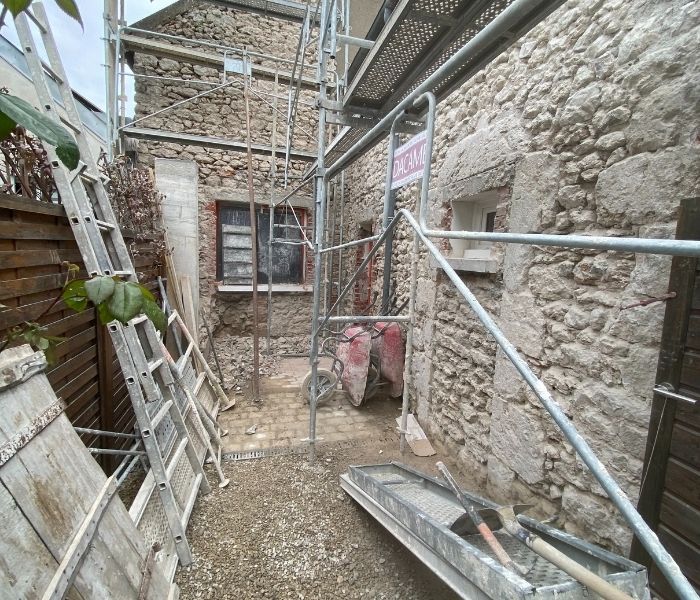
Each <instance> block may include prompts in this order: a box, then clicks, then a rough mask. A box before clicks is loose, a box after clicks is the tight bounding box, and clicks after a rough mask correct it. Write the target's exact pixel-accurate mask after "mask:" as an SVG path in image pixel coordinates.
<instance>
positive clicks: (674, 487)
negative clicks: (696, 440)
mask: <svg viewBox="0 0 700 600" xmlns="http://www.w3.org/2000/svg"><path fill="white" fill-rule="evenodd" d="M665 487H666V490H667V491H668V492H670V493H672V494H673V495H674V496H677V497H678V498H680V499H681V500H683V501H685V502H688V503H689V504H691V505H694V504H696V503H697V501H698V498H700V471H698V470H697V469H693V468H692V467H690V466H688V465H686V464H684V463H681V462H679V461H677V460H675V459H674V458H671V459H670V460H669V461H668V466H667V467H666V481H665Z"/></svg>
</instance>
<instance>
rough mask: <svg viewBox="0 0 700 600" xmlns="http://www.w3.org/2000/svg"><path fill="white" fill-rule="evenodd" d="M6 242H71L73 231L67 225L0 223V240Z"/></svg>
mask: <svg viewBox="0 0 700 600" xmlns="http://www.w3.org/2000/svg"><path fill="white" fill-rule="evenodd" d="M3 238H4V239H7V240H17V239H21V240H72V239H74V237H73V230H72V229H71V228H70V227H68V226H67V225H51V224H48V223H20V222H15V221H0V239H3Z"/></svg>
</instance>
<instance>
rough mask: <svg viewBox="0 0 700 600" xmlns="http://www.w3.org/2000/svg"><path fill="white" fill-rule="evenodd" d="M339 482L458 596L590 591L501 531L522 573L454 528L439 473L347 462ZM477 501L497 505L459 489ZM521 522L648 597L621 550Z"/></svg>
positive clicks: (636, 568)
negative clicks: (354, 464)
mask: <svg viewBox="0 0 700 600" xmlns="http://www.w3.org/2000/svg"><path fill="white" fill-rule="evenodd" d="M340 485H341V487H342V488H343V489H344V490H345V492H347V493H348V494H349V495H350V496H351V497H352V498H353V499H354V500H356V501H357V502H358V503H359V504H360V506H362V507H363V508H364V509H365V510H367V511H368V512H369V513H370V514H371V515H372V516H373V517H374V518H375V519H377V521H379V523H380V524H381V525H383V526H384V527H386V528H387V530H388V531H389V532H390V533H391V534H392V535H393V536H394V537H396V538H397V539H398V540H399V541H400V542H401V543H402V544H404V545H405V546H406V547H407V548H408V549H409V550H410V551H411V552H412V553H413V554H414V555H415V556H416V557H417V558H419V559H420V560H421V561H422V562H423V563H425V564H426V566H428V568H430V569H431V570H432V571H433V572H434V573H435V574H436V575H437V576H438V577H440V578H441V579H442V580H443V581H444V582H445V583H446V584H447V585H449V586H450V587H451V588H452V589H453V590H454V591H455V592H456V593H457V595H458V596H459V597H460V598H465V599H471V600H473V599H478V600H486V599H489V598H494V599H498V600H504V599H509V600H516V599H519V598H522V599H525V598H528V599H531V600H535V599H537V598H543V599H544V598H547V599H551V598H561V599H562V600H563V599H564V598H566V599H567V600H574V599H575V598H582V599H583V598H588V597H590V592H589V591H588V589H587V588H586V587H585V586H583V585H581V584H580V583H579V582H577V581H576V580H574V579H573V578H572V577H570V576H569V575H567V574H566V573H565V572H564V571H562V570H560V569H559V568H557V567H556V566H554V565H553V564H552V563H550V562H548V561H547V560H545V559H544V558H542V557H540V556H538V555H537V554H535V553H534V552H533V551H532V550H530V549H529V548H527V547H526V546H525V545H524V544H522V543H520V542H519V541H517V540H516V539H515V538H513V537H511V536H510V535H508V534H507V533H505V532H504V531H496V532H494V535H495V536H496V537H497V538H498V540H499V541H500V542H501V544H502V546H503V547H504V548H505V549H506V551H507V552H508V554H509V555H510V556H511V557H512V558H513V560H514V561H516V562H517V563H518V564H520V565H521V566H523V567H524V568H526V569H527V570H528V572H527V574H526V575H524V576H523V577H521V576H519V575H516V574H515V573H513V572H512V571H510V570H509V569H507V568H505V567H504V566H502V565H501V564H500V563H499V562H498V560H497V559H496V557H495V555H494V554H493V552H492V551H491V549H490V548H489V547H488V545H487V543H486V542H485V541H484V539H483V538H482V537H481V535H480V534H478V533H476V534H472V535H464V536H459V535H457V534H456V533H453V532H452V531H451V530H450V526H451V525H452V524H453V523H454V522H455V521H456V520H457V519H458V518H459V517H461V516H462V515H464V513H465V510H464V508H463V507H462V506H461V505H460V503H459V501H458V500H457V498H456V496H455V495H454V494H453V493H452V492H451V491H450V489H449V488H447V487H446V486H444V485H443V484H442V483H441V482H439V481H438V480H437V479H434V478H432V477H428V476H427V475H424V474H423V473H420V472H419V471H416V470H414V469H412V468H410V467H407V466H405V465H402V464H400V463H388V464H379V465H368V466H361V467H350V468H349V471H348V473H346V474H344V475H341V476H340ZM465 496H466V497H467V500H468V501H470V502H471V503H472V504H474V505H475V506H476V507H477V509H481V508H495V507H496V505H495V504H493V503H492V502H489V501H488V500H485V499H483V498H479V497H478V496H474V495H471V494H468V493H465ZM519 521H520V522H521V524H522V525H523V526H524V527H526V528H528V529H529V530H530V531H532V532H533V533H535V534H537V535H538V536H540V537H541V538H543V539H545V540H546V541H547V542H549V543H550V544H552V545H553V546H555V547H556V548H557V550H559V551H560V552H563V553H564V554H566V555H567V556H568V557H570V558H572V559H573V560H575V561H576V562H578V563H579V564H581V565H583V566H584V567H586V568H587V569H590V570H591V571H593V572H594V573H596V574H597V575H599V576H600V577H602V578H604V579H605V580H607V581H609V582H610V583H612V584H613V585H615V586H616V587H618V588H620V589H621V590H624V591H625V592H626V593H628V594H630V595H631V596H633V597H634V598H640V599H646V598H649V590H648V586H647V576H646V570H645V569H644V567H642V566H641V565H638V564H637V563H634V562H632V561H630V560H628V559H626V558H623V557H622V556H617V555H615V554H613V553H611V552H608V551H606V550H603V549H601V548H598V547H597V546H593V545H592V544H589V543H588V542H585V541H583V540H580V539H578V538H576V537H574V536H572V535H569V534H567V533H564V532H563V531H559V530H558V529H555V528H553V527H550V526H548V525H544V524H542V523H539V522H538V521H535V520H534V519H530V518H528V517H523V516H521V517H519Z"/></svg>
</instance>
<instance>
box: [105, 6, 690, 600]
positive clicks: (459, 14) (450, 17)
mask: <svg viewBox="0 0 700 600" xmlns="http://www.w3.org/2000/svg"><path fill="white" fill-rule="evenodd" d="M106 1H107V4H110V3H113V2H114V3H115V2H116V0H106ZM563 2H564V0H478V1H477V2H472V1H467V0H438V1H428V0H419V1H417V2H416V1H415V0H400V1H399V2H398V3H397V4H396V6H395V7H394V8H393V10H390V9H389V7H388V5H389V3H387V5H386V6H385V7H384V10H381V11H380V13H379V15H378V17H377V19H376V20H375V23H374V24H373V25H372V27H371V28H370V32H369V34H368V38H369V39H358V38H354V37H352V36H350V29H349V15H350V6H349V0H342V2H341V1H340V0H318V2H317V3H316V8H315V9H314V10H313V11H312V10H311V9H310V6H307V5H298V6H297V8H299V9H300V11H299V12H298V13H297V14H296V16H295V18H297V19H298V20H299V22H300V24H301V27H300V36H299V40H298V42H297V55H296V58H295V60H294V61H292V62H291V65H292V68H291V69H290V71H289V72H288V73H285V74H284V77H282V74H281V72H280V71H278V70H276V71H275V74H274V81H275V89H277V85H278V83H279V82H280V81H282V80H284V81H287V82H288V93H287V98H286V100H287V119H286V121H287V133H286V141H285V148H284V152H285V177H284V185H285V187H288V177H287V165H288V162H289V160H290V157H291V156H292V150H291V138H292V135H293V132H294V129H295V123H296V114H297V110H298V105H299V90H300V89H301V87H302V85H303V83H304V77H303V76H302V74H301V73H302V72H303V71H304V69H305V68H308V65H306V55H307V53H308V48H309V47H310V46H311V45H313V44H314V43H315V44H316V61H315V65H313V69H314V70H315V76H314V77H313V78H312V80H313V88H314V89H315V90H316V91H317V93H318V99H317V102H316V106H317V108H318V130H317V149H316V152H315V156H314V159H313V162H312V164H311V165H310V167H309V169H307V171H306V173H305V174H304V175H303V176H302V180H301V182H300V183H299V184H298V185H297V186H295V187H294V188H293V189H291V190H290V191H288V192H287V193H286V194H285V196H284V197H282V199H281V200H278V201H275V200H273V195H274V194H271V195H270V207H271V209H274V208H275V207H277V206H279V205H281V204H283V203H289V200H290V198H291V197H292V196H293V195H294V194H296V193H298V192H299V191H300V190H301V189H302V188H304V187H306V186H309V187H311V188H312V190H313V199H314V231H313V236H312V239H311V240H309V239H308V237H307V236H306V232H305V231H304V228H303V227H302V225H301V223H300V222H298V223H297V224H298V226H299V229H300V230H301V233H302V236H303V242H302V243H304V244H305V245H306V246H307V247H308V248H310V249H311V250H312V251H313V262H314V275H313V305H312V312H313V317H312V327H311V329H312V332H311V339H310V365H311V389H310V402H309V434H308V440H307V442H308V447H309V460H310V461H314V460H315V456H316V444H317V442H318V438H317V433H316V410H317V403H318V394H319V379H318V371H319V355H320V348H321V338H322V337H323V336H324V334H325V332H326V331H327V330H328V326H329V324H332V323H336V324H341V323H352V322H372V321H377V320H379V319H381V320H382V321H388V322H391V321H393V322H404V323H406V324H407V345H406V360H405V370H404V390H403V397H402V413H401V425H400V428H399V436H400V448H401V450H402V451H404V450H405V445H406V427H407V416H408V408H409V402H410V389H411V385H412V383H413V378H412V373H413V368H412V367H413V365H412V360H413V356H412V354H413V331H414V327H415V326H416V318H417V317H416V310H415V303H416V288H417V275H418V273H417V269H418V259H419V252H420V251H421V248H422V249H424V251H426V252H427V254H428V255H429V256H430V257H431V258H432V259H433V260H434V261H435V262H436V263H437V265H438V266H439V268H440V269H442V271H443V272H444V274H445V275H446V276H447V278H448V279H449V280H450V281H451V283H452V284H453V285H454V288H455V289H456V290H457V292H459V295H460V296H461V297H462V298H463V299H464V301H465V302H466V303H467V305H468V306H469V307H470V308H471V310H472V311H473V313H474V314H475V316H476V317H477V318H478V319H479V321H480V322H481V323H482V325H483V326H484V327H485V329H486V330H487V331H488V332H489V333H490V334H491V336H492V337H493V338H494V340H495V341H496V343H497V344H498V346H499V347H500V348H501V350H502V351H503V353H504V354H505V356H506V357H507V358H508V359H509V361H510V362H511V363H512V365H513V366H514V367H515V369H516V371H517V372H518V374H519V375H520V377H521V378H522V379H523V380H524V381H525V382H526V383H527V384H528V386H529V387H530V389H531V390H532V391H533V392H534V394H535V395H536V396H537V398H538V399H539V401H540V402H541V404H542V405H543V407H544V408H545V409H546V410H547V412H548V413H549V414H550V415H551V417H552V419H553V420H554V422H555V423H556V424H557V426H558V427H559V429H560V430H561V432H562V433H563V435H564V436H565V438H566V440H567V441H568V442H569V443H570V444H571V445H572V447H573V448H574V449H575V451H576V453H577V454H578V455H579V456H580V458H581V459H582V460H583V462H584V463H585V465H586V466H587V467H588V468H589V469H590V471H591V473H592V474H593V475H594V477H595V479H596V480H597V481H598V483H599V484H600V485H601V486H602V488H603V489H604V490H605V492H606V493H607V495H608V497H609V498H610V500H611V501H612V502H613V504H614V505H615V506H616V507H617V508H618V510H619V511H620V513H621V514H622V516H623V517H624V519H625V521H626V522H627V523H628V525H629V526H630V528H631V529H632V531H633V532H634V534H635V536H636V537H637V539H638V540H639V541H640V542H641V544H642V545H643V546H644V548H645V549H646V551H647V552H648V553H649V555H650V556H651V557H652V559H653V560H654V562H655V563H656V564H657V566H658V568H659V569H660V571H661V572H662V573H663V574H664V576H665V577H666V578H667V579H668V581H669V582H670V584H671V585H672V587H673V588H674V590H675V591H676V592H677V593H678V595H679V596H680V597H681V598H684V599H686V598H688V599H690V598H696V599H697V598H698V596H697V594H696V593H695V591H694V590H693V588H692V586H691V585H690V583H689V582H688V580H687V579H686V578H685V576H684V575H683V574H682V572H681V570H680V569H679V567H678V565H677V564H676V563H675V562H674V560H673V559H672V557H671V556H670V555H669V554H668V552H667V551H666V550H665V549H664V548H663V546H662V545H661V543H660V542H659V540H658V538H657V536H656V534H655V533H654V532H653V531H652V530H651V529H650V528H649V527H648V526H647V524H646V523H645V522H644V520H643V519H642V517H641V516H640V515H639V513H638V512H637V510H636V509H635V507H634V505H633V504H632V502H631V501H630V500H629V498H628V497H627V496H626V494H625V493H624V491H623V490H622V489H621V488H620V486H619V485H618V484H617V482H616V481H615V480H614V479H613V478H612V476H611V475H610V474H609V473H608V471H607V469H606V468H605V466H604V465H603V463H602V462H601V461H600V460H599V459H598V457H597V456H596V455H595V453H594V452H593V450H592V449H591V447H590V446H589V444H588V443H587V442H586V440H585V439H584V438H583V437H582V436H581V435H580V433H579V432H578V431H577V430H576V428H575V427H574V426H573V425H572V423H571V422H570V420H569V419H568V417H567V416H566V415H565V413H564V412H563V410H562V408H561V407H560V406H559V404H558V403H557V402H556V400H555V399H554V398H553V396H552V395H551V393H550V392H549V391H548V390H547V388H546V386H545V384H544V383H543V382H542V380H541V379H539V378H538V377H537V375H536V374H535V373H534V372H533V370H532V369H531V367H530V366H529V365H528V363H527V362H526V361H525V360H524V359H523V358H522V357H521V356H520V354H519V353H518V351H517V349H516V348H515V346H514V345H513V344H512V343H511V342H510V341H509V340H508V339H507V338H506V337H505V335H504V334H503V332H502V331H501V330H500V328H499V327H498V326H497V324H496V323H495V321H494V320H493V318H492V317H491V316H490V315H489V313H488V312H487V311H486V310H485V309H484V308H483V306H482V305H481V304H480V303H479V302H478V300H477V299H476V297H475V296H474V294H473V293H472V292H471V290H470V289H469V288H468V286H467V285H466V284H465V283H464V282H463V281H462V279H461V278H460V277H459V275H458V274H457V272H456V271H455V270H454V269H453V268H452V266H451V265H450V264H449V262H448V260H447V259H446V257H445V256H444V255H443V253H442V252H441V251H440V249H439V247H438V245H436V243H435V242H434V241H433V240H447V239H462V240H472V241H488V242H500V243H505V244H526V245H538V246H555V247H561V248H586V249H594V250H611V251H618V252H635V253H655V254H667V255H675V256H693V257H699V256H700V242H697V241H685V240H667V239H643V238H615V237H604V236H582V235H546V234H518V233H488V232H475V231H443V230H438V229H431V228H430V226H429V224H428V222H427V207H428V187H429V182H430V170H431V160H430V158H431V156H432V145H433V134H434V128H435V111H436V105H437V103H438V102H439V101H440V100H441V99H443V98H445V97H446V96H447V95H449V94H450V93H451V92H453V91H454V90H456V89H457V88H458V87H459V86H460V85H462V84H463V83H464V82H465V81H466V80H468V79H469V78H470V77H472V76H473V75H474V74H476V73H477V72H478V71H479V70H481V69H482V68H483V67H484V66H485V65H487V64H488V63H489V62H490V61H491V60H493V59H494V58H495V57H496V56H498V54H499V53H501V52H502V51H503V50H504V49H505V48H507V47H509V46H510V45H511V44H513V42H514V41H515V40H517V39H518V38H519V37H521V36H522V35H523V34H525V33H526V32H528V31H529V30H531V29H532V28H533V27H534V26H535V25H537V24H538V23H540V22H541V21H542V20H543V19H544V18H545V17H546V16H547V15H549V14H550V13H551V12H552V11H554V10H555V9H556V8H557V7H559V6H560V5H561V4H563ZM254 3H255V0H250V1H248V2H247V5H248V6H250V5H253V4H254ZM226 4H230V5H235V4H238V5H240V6H243V5H245V4H246V0H236V1H232V2H227V3H226ZM276 4H277V5H280V6H282V5H285V6H286V5H288V4H289V3H288V2H281V1H279V0H277V1H276V2H267V3H265V5H266V6H270V5H276ZM292 4H294V3H292ZM107 21H108V23H111V22H113V19H110V18H109V17H108V18H107ZM315 28H317V29H318V34H317V37H316V38H314V37H313V30H314V29H315ZM339 29H340V30H341V31H343V33H339ZM122 37H123V36H122ZM113 38H115V39H114V43H116V46H117V51H116V53H115V56H117V57H119V56H120V55H121V53H120V51H119V46H120V44H121V43H122V40H120V33H119V29H118V30H117V32H116V36H113ZM131 43H133V42H131ZM351 45H354V46H357V47H359V51H358V53H357V55H356V57H355V60H354V61H353V63H352V64H350V65H349V64H348V57H349V51H348V49H349V47H350V46H351ZM338 46H341V47H342V52H343V56H344V58H345V64H344V73H343V75H342V77H340V76H338V75H336V73H335V72H334V71H333V70H332V68H331V67H332V64H333V61H334V59H335V57H336V55H337V50H338ZM219 50H220V48H219ZM235 50H236V49H226V51H227V52H228V51H231V52H234V51H235ZM111 75H112V87H113V88H114V89H116V88H117V87H118V83H119V81H120V77H121V75H119V74H118V73H117V70H116V69H115V70H114V72H112V74H111ZM108 93H109V85H108ZM112 94H113V95H112V96H110V98H111V99H112V102H111V106H113V107H116V106H117V105H118V102H117V97H116V94H114V92H112ZM277 100H278V94H277V92H275V94H274V98H273V103H275V104H276V103H277ZM114 111H115V112H114V113H113V114H117V112H116V108H114ZM113 120H115V119H113ZM338 128H340V131H339V132H338V133H337V135H333V133H334V132H336V131H337V130H338ZM118 130H119V127H114V128H113V129H112V131H113V132H115V131H118ZM423 130H424V131H425V137H426V156H427V159H426V161H425V167H424V169H423V173H422V178H421V182H420V199H419V201H418V206H417V215H416V214H413V213H412V212H411V211H410V210H408V209H406V208H401V209H399V210H397V209H396V206H395V199H394V193H393V192H392V190H391V185H390V184H391V182H392V168H391V166H392V159H393V156H394V152H395V150H396V147H397V143H398V134H399V133H418V132H421V131H423ZM290 132H291V134H292V135H290ZM276 135H277V132H275V136H276ZM387 137H388V159H387V172H386V185H385V196H384V212H383V217H382V227H381V230H380V232H379V233H378V234H377V235H375V236H372V237H370V238H366V239H363V240H358V241H355V240H351V241H345V240H344V239H343V226H344V206H343V202H344V171H345V170H346V169H347V168H348V167H349V166H350V165H351V164H352V163H353V162H354V161H355V160H356V159H358V158H359V157H360V156H362V155H363V154H365V153H366V152H368V151H369V150H370V149H372V148H373V147H375V146H376V145H377V144H378V143H380V142H381V141H382V140H384V139H385V138H387ZM182 143H188V142H184V141H183V142H182ZM207 143H212V142H211V140H209V141H208V142H207ZM227 147H229V148H231V149H234V148H233V147H232V146H227ZM259 150H260V151H261V152H262V151H264V150H263V149H259ZM269 151H270V153H271V155H272V156H273V158H276V156H277V150H276V146H275V143H274V142H273V144H272V146H271V148H270V150H269ZM272 162H273V166H272V167H271V169H272V172H271V175H272V177H273V180H274V179H275V177H274V176H275V174H276V164H275V163H276V161H275V160H273V161H272ZM331 190H333V192H334V195H335V201H334V202H333V201H331V200H330V195H331ZM336 223H339V224H340V225H339V230H340V235H339V239H338V242H337V243H335V225H336ZM400 223H402V224H403V225H404V226H405V227H406V228H407V229H408V231H409V233H410V234H411V235H412V236H413V246H412V257H411V272H410V281H409V302H408V316H402V315H390V314H388V313H389V311H388V304H389V293H390V276H391V267H392V260H393V256H392V254H393V252H392V244H393V240H394V237H395V233H396V230H397V227H398V225H399V224H400ZM327 224H328V225H332V229H331V228H330V227H327ZM272 233H273V225H272V219H271V224H270V244H272V243H273V235H272ZM367 242H371V243H372V247H371V249H370V250H369V251H368V253H367V254H366V255H365V257H364V260H363V261H362V263H361V264H360V265H359V267H358V268H357V269H356V270H355V272H354V274H353V275H352V276H350V277H349V279H348V280H347V281H345V282H344V281H343V275H342V273H343V269H342V261H343V255H342V251H343V250H344V249H346V248H350V247H353V246H355V245H357V244H360V243H367ZM334 243H335V245H334ZM382 248H384V271H383V281H382V303H381V310H380V311H379V312H380V315H378V316H377V315H344V314H342V306H343V300H344V298H345V297H346V296H347V295H348V293H349V292H350V290H351V289H352V287H353V285H354V283H355V282H356V281H357V279H358V278H359V277H360V276H361V275H362V273H363V272H364V271H365V270H366V269H367V268H368V265H369V264H370V261H371V260H372V258H373V257H374V256H375V255H376V254H377V253H378V252H379V251H380V249H382ZM334 265H337V267H334ZM335 268H337V272H338V279H337V281H332V279H333V274H334V272H335ZM332 298H335V299H334V301H333V303H332V304H331V299H332ZM268 302H271V286H268ZM322 306H323V309H322ZM270 327H271V324H270V321H269V320H268V336H269V329H270ZM268 348H269V346H268Z"/></svg>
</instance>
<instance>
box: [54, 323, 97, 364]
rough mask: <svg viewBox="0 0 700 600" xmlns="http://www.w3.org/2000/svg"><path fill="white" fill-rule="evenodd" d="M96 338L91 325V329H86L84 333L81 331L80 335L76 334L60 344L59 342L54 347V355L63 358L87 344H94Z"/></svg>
mask: <svg viewBox="0 0 700 600" xmlns="http://www.w3.org/2000/svg"><path fill="white" fill-rule="evenodd" d="M94 339H95V330H94V328H92V327H91V328H89V329H86V330H85V331H83V332H82V333H79V334H78V335H74V336H73V337H71V338H68V339H67V340H66V341H65V342H61V343H60V344H58V345H57V346H56V348H55V349H54V356H55V357H56V358H57V359H59V358H63V357H64V356H66V355H67V354H70V353H71V352H75V351H76V350H79V349H81V348H84V347H85V346H88V345H90V346H92V345H93V344H92V343H91V342H92V341H93V340H94Z"/></svg>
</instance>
